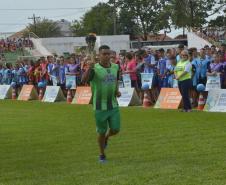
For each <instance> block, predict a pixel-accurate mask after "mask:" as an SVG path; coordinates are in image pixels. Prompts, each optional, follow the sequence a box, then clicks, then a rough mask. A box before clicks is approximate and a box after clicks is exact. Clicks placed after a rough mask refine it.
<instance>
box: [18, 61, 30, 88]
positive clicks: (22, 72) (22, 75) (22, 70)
mask: <svg viewBox="0 0 226 185" xmlns="http://www.w3.org/2000/svg"><path fill="white" fill-rule="evenodd" d="M26 70H27V68H26V67H25V66H23V64H22V63H20V64H19V69H18V82H19V86H20V87H22V86H23V85H25V84H27V83H28V77H27V71H26Z"/></svg>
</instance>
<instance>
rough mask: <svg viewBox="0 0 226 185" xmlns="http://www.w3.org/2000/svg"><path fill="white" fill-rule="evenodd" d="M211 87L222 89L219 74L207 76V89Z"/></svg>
mask: <svg viewBox="0 0 226 185" xmlns="http://www.w3.org/2000/svg"><path fill="white" fill-rule="evenodd" d="M211 89H221V80H220V75H219V74H218V75H217V76H207V83H206V89H205V91H209V90H211Z"/></svg>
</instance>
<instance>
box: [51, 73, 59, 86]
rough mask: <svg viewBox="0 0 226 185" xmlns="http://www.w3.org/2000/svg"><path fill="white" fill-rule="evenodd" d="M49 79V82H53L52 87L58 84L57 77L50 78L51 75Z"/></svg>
mask: <svg viewBox="0 0 226 185" xmlns="http://www.w3.org/2000/svg"><path fill="white" fill-rule="evenodd" d="M50 77H51V80H52V82H53V86H57V83H58V80H57V77H55V76H52V75H51V76H50Z"/></svg>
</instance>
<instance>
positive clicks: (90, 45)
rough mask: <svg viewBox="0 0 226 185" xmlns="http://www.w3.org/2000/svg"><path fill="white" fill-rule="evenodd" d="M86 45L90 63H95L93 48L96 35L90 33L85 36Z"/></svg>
mask: <svg viewBox="0 0 226 185" xmlns="http://www.w3.org/2000/svg"><path fill="white" fill-rule="evenodd" d="M86 43H87V45H88V53H89V55H90V57H91V63H95V61H94V47H95V43H96V34H95V33H90V34H89V35H87V36H86Z"/></svg>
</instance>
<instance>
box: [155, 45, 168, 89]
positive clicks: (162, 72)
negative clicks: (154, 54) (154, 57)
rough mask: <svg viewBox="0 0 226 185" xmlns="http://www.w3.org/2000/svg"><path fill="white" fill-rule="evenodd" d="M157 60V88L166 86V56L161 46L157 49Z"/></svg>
mask: <svg viewBox="0 0 226 185" xmlns="http://www.w3.org/2000/svg"><path fill="white" fill-rule="evenodd" d="M159 57H160V59H159V61H158V66H157V69H158V82H159V88H162V87H167V76H166V72H167V69H166V61H167V59H166V57H165V50H164V49H163V48H161V49H159Z"/></svg>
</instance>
